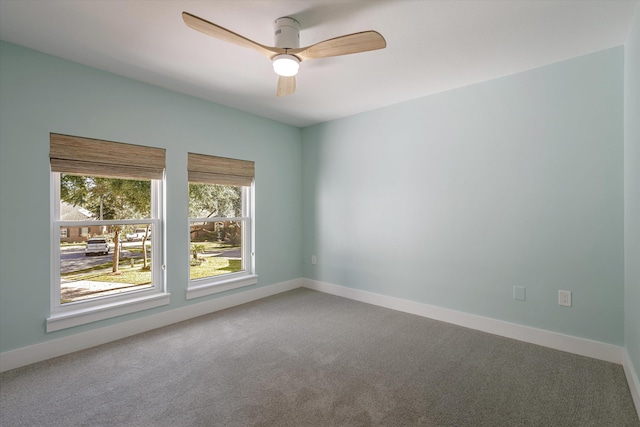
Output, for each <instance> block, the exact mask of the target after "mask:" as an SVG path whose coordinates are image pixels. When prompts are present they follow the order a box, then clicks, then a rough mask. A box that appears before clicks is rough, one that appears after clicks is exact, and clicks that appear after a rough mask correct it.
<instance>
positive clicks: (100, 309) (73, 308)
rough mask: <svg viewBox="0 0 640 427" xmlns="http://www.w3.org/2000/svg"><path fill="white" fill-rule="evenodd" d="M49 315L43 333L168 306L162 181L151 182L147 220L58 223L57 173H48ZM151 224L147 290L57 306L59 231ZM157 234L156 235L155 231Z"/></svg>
mask: <svg viewBox="0 0 640 427" xmlns="http://www.w3.org/2000/svg"><path fill="white" fill-rule="evenodd" d="M50 181H51V189H50V191H51V200H52V203H51V221H50V225H51V231H50V234H51V242H52V250H51V276H50V277H51V285H50V286H51V292H50V294H51V300H50V309H51V315H50V316H49V318H47V322H46V330H47V332H53V331H57V330H60V329H66V328H70V327H73V326H79V325H83V324H86V323H91V322H96V321H98V320H104V319H109V318H112V317H117V316H122V315H124V314H129V313H135V312H137V311H142V310H147V309H150V308H154V307H160V306H163V305H168V304H169V297H170V294H169V293H167V292H166V266H165V264H164V259H166V256H165V255H166V245H165V243H164V235H165V230H164V228H165V225H164V220H163V218H164V213H165V209H166V208H165V204H164V197H165V195H164V185H163V183H164V177H163V179H162V180H151V191H152V193H154V194H155V195H156V196H155V197H151V202H152V203H151V218H146V219H133V220H107V221H60V220H59V219H60V203H59V202H60V173H59V172H51V180H50ZM140 223H149V224H152V229H153V230H154V236H153V239H151V245H152V246H151V265H152V284H153V287H152V288H150V289H143V290H139V291H132V292H127V293H123V294H118V295H111V296H104V297H98V298H93V299H89V300H83V301H75V302H71V303H66V304H61V303H60V227H61V226H71V225H77V226H84V225H103V224H140ZM156 230H157V231H156Z"/></svg>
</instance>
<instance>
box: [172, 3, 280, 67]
mask: <svg viewBox="0 0 640 427" xmlns="http://www.w3.org/2000/svg"><path fill="white" fill-rule="evenodd" d="M182 20H183V21H184V23H185V24H187V26H188V27H190V28H193V29H194V30H196V31H200V32H201V33H203V34H206V35H208V36H211V37H215V38H217V39H220V40H223V41H226V42H229V43H233V44H237V45H238V46H243V47H248V48H250V49H253V50H255V51H257V52H258V53H261V54H262V55H264V56H266V57H267V58H269V59H272V58H273V57H274V56H276V55H279V54H282V53H285V52H286V50H285V49H280V48H277V47H270V46H264V45H261V44H260V43H257V42H254V41H253V40H249V39H248V38H246V37H243V36H241V35H240V34H236V33H234V32H233V31H231V30H227V29H226V28H223V27H221V26H219V25H216V24H214V23H213V22H209V21H207V20H205V19H202V18H199V17H197V16H195V15H192V14H190V13H188V12H182Z"/></svg>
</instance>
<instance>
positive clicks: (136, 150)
mask: <svg viewBox="0 0 640 427" xmlns="http://www.w3.org/2000/svg"><path fill="white" fill-rule="evenodd" d="M50 139H51V145H50V148H49V158H50V160H51V170H52V171H53V172H64V173H68V174H72V175H74V174H75V175H90V176H102V177H108V178H128V179H162V175H163V172H164V168H165V149H164V148H154V147H143V146H141V145H132V144H123V143H121V142H111V141H102V140H99V139H89V138H81V137H78V136H69V135H60V134H57V133H52V134H51V136H50Z"/></svg>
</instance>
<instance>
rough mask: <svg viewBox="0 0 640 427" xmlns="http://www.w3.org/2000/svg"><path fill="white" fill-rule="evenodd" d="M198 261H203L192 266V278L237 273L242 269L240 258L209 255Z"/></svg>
mask: <svg viewBox="0 0 640 427" xmlns="http://www.w3.org/2000/svg"><path fill="white" fill-rule="evenodd" d="M192 261H193V260H192ZM198 262H201V264H200V265H192V266H191V267H190V276H189V277H190V278H191V280H194V279H202V278H204V277H211V276H219V275H221V274H228V273H235V272H236V271H241V270H242V261H241V260H239V259H229V258H220V257H208V258H204V259H199V260H198Z"/></svg>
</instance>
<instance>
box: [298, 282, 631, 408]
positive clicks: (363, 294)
mask: <svg viewBox="0 0 640 427" xmlns="http://www.w3.org/2000/svg"><path fill="white" fill-rule="evenodd" d="M302 281H303V286H304V287H305V288H308V289H313V290H315V291H320V292H324V293H327V294H332V295H337V296H341V297H344V298H349V299H352V300H355V301H360V302H365V303H368V304H373V305H377V306H380V307H385V308H390V309H393V310H398V311H402V312H405V313H410V314H416V315H418V316H422V317H428V318H430V319H434V320H440V321H443V322H447V323H453V324H454V325H459V326H464V327H466V328H470V329H476V330H479V331H483V332H488V333H490V334H494V335H500V336H503V337H507V338H513V339H516V340H519V341H524V342H528V343H532V344H537V345H542V346H545V347H550V348H553V349H556V350H561V351H566V352H569V353H574V354H579V355H581V356H587V357H592V358H594V359H599V360H605V361H607V362H613V363H617V364H620V365H624V362H625V357H624V354H626V350H625V348H624V347H621V346H617V345H613V344H607V343H602V342H599V341H592V340H588V339H585V338H578V337H574V336H570V335H563V334H559V333H557V332H551V331H547V330H543V329H537V328H532V327H529V326H523V325H518V324H515V323H510V322H505V321H502V320H496V319H491V318H489V317H484V316H478V315H475V314H469V313H464V312H461V311H456V310H451V309H448V308H443V307H437V306H434V305H429V304H424V303H419V302H415V301H410V300H406V299H402V298H396V297H390V296H387V295H382V294H377V293H373V292H368V291H363V290H360V289H353V288H347V287H345V286H339V285H334V284H331V283H324V282H318V281H316V280H311V279H302ZM636 406H637V404H636Z"/></svg>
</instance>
